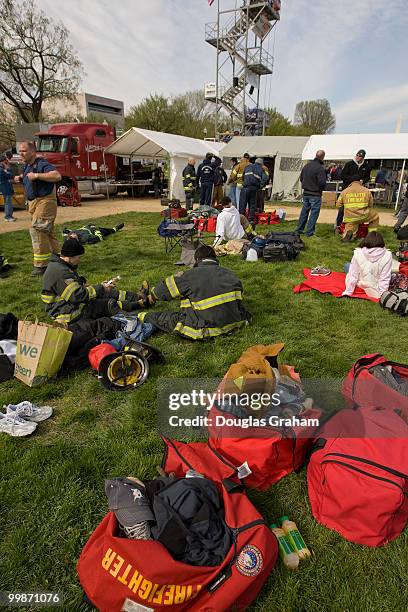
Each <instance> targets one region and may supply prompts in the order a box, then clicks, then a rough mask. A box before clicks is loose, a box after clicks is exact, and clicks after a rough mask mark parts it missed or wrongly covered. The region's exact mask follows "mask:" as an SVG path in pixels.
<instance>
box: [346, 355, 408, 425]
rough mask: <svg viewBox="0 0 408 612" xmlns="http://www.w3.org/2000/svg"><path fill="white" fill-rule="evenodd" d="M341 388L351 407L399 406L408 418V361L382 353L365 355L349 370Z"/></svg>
mask: <svg viewBox="0 0 408 612" xmlns="http://www.w3.org/2000/svg"><path fill="white" fill-rule="evenodd" d="M341 391H342V394H343V396H344V398H345V399H346V402H347V405H348V407H349V408H354V407H355V406H361V407H364V408H389V409H391V410H393V409H395V408H397V409H399V410H400V411H401V414H402V415H405V418H406V419H407V420H408V397H407V395H406V394H408V365H405V364H403V363H396V362H395V361H389V360H388V359H387V358H386V357H384V355H381V354H380V353H373V354H372V355H364V357H361V358H360V359H358V360H357V361H356V362H355V364H354V365H353V367H352V368H351V370H350V371H349V372H348V374H347V376H346V378H345V379H344V381H343V385H342V389H341ZM404 393H405V394H404Z"/></svg>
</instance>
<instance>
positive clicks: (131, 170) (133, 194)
mask: <svg viewBox="0 0 408 612" xmlns="http://www.w3.org/2000/svg"><path fill="white" fill-rule="evenodd" d="M132 160H133V155H132V154H130V182H131V183H132V198H134V197H135V192H134V187H133V164H132Z"/></svg>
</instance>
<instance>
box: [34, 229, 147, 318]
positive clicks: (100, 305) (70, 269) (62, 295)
mask: <svg viewBox="0 0 408 612" xmlns="http://www.w3.org/2000/svg"><path fill="white" fill-rule="evenodd" d="M84 253H85V249H84V247H83V246H82V244H81V243H80V242H79V241H78V240H76V239H75V238H68V239H67V240H65V242H64V244H63V245H62V248H61V255H52V256H51V261H50V263H49V264H48V266H47V269H46V271H45V273H44V276H43V286H42V292H41V299H42V301H43V302H44V304H45V310H46V312H47V314H49V316H50V317H51V318H52V319H54V320H55V321H58V322H59V323H64V324H69V323H73V322H74V321H77V320H78V319H99V318H100V317H106V316H108V317H109V316H112V315H114V314H117V313H118V312H120V311H125V312H132V311H134V310H138V309H140V308H146V307H147V306H149V305H150V302H149V298H148V294H149V284H148V282H147V281H143V284H142V288H141V290H140V291H139V293H137V294H136V293H132V292H131V291H119V290H118V289H116V287H115V285H114V283H110V282H109V281H108V282H104V283H101V284H98V285H87V284H86V279H85V278H84V277H83V276H79V275H78V273H77V268H78V266H79V264H80V262H81V257H82V255H83V254H84Z"/></svg>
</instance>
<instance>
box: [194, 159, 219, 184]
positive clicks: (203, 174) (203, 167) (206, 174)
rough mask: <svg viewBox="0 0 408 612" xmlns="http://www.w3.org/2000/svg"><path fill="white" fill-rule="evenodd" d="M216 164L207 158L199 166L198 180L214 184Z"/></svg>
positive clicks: (201, 182)
mask: <svg viewBox="0 0 408 612" xmlns="http://www.w3.org/2000/svg"><path fill="white" fill-rule="evenodd" d="M215 167H216V165H215V164H214V162H211V161H210V160H209V159H205V160H204V161H202V162H201V164H200V165H199V166H198V168H197V180H198V181H200V184H203V183H209V184H211V185H214V170H215Z"/></svg>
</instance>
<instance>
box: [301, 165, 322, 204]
mask: <svg viewBox="0 0 408 612" xmlns="http://www.w3.org/2000/svg"><path fill="white" fill-rule="evenodd" d="M326 181H327V177H326V170H325V169H324V165H323V162H322V161H321V160H320V159H318V158H317V157H316V158H315V159H314V160H313V161H310V162H309V163H308V164H306V166H304V167H303V168H302V172H301V173H300V182H301V183H302V189H303V195H305V196H321V195H322V191H323V189H324V188H325V187H326Z"/></svg>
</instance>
